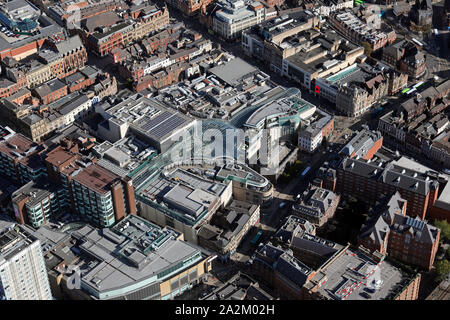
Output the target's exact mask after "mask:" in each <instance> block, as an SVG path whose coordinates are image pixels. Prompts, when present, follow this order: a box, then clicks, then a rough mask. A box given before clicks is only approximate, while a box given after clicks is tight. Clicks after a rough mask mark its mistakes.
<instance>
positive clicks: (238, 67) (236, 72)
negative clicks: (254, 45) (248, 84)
mask: <svg viewBox="0 0 450 320" xmlns="http://www.w3.org/2000/svg"><path fill="white" fill-rule="evenodd" d="M208 72H209V73H211V74H214V75H215V76H216V77H217V78H219V79H220V80H222V81H223V82H225V83H226V84H228V85H230V86H233V85H236V84H238V82H239V81H240V80H242V79H243V78H245V77H248V76H251V75H253V74H254V73H257V72H258V69H257V68H255V67H253V66H252V65H251V64H248V63H247V62H245V61H244V60H242V59H241V58H234V59H232V60H231V61H229V62H227V63H224V64H222V65H219V66H217V67H214V68H212V69H210V70H209V71H208Z"/></svg>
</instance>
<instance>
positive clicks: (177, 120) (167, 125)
mask: <svg viewBox="0 0 450 320" xmlns="http://www.w3.org/2000/svg"><path fill="white" fill-rule="evenodd" d="M161 122H162V123H161V124H160V125H156V127H153V128H152V129H150V130H149V131H148V133H149V134H150V135H152V136H154V137H156V138H157V139H160V138H162V137H164V136H165V135H166V134H168V133H170V132H171V131H173V130H174V129H176V128H177V127H178V126H180V125H182V124H183V123H185V122H186V120H185V119H183V118H182V117H180V116H178V115H176V114H174V115H172V116H171V117H169V118H167V119H165V121H164V122H163V121H161Z"/></svg>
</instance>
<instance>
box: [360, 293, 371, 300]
mask: <svg viewBox="0 0 450 320" xmlns="http://www.w3.org/2000/svg"><path fill="white" fill-rule="evenodd" d="M360 295H361V296H362V297H364V298H366V299H370V298H372V296H371V295H370V294H368V293H367V292H364V291H363V292H361V293H360Z"/></svg>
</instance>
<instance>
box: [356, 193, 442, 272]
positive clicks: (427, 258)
mask: <svg viewBox="0 0 450 320" xmlns="http://www.w3.org/2000/svg"><path fill="white" fill-rule="evenodd" d="M407 203H408V201H406V200H404V199H402V197H401V196H400V194H399V193H398V192H396V193H395V194H394V195H393V196H391V197H387V198H386V199H385V200H384V201H383V202H382V204H381V205H380V206H378V208H377V209H376V210H374V212H372V214H371V216H370V217H369V219H368V221H367V222H366V224H365V225H364V226H363V227H362V229H361V234H360V236H359V239H358V243H359V244H361V245H363V246H364V247H365V248H368V249H370V250H372V251H375V250H378V251H379V252H381V253H382V254H386V253H387V254H389V256H391V257H393V258H395V259H397V260H400V261H402V262H404V263H407V264H412V265H417V266H420V267H421V268H423V269H426V270H431V268H432V267H433V263H434V258H435V256H436V252H437V249H438V247H439V236H440V230H439V229H438V228H436V227H433V226H431V225H429V224H428V223H427V222H425V221H421V220H420V219H417V218H416V219H413V218H411V217H408V216H407V215H406V208H407Z"/></svg>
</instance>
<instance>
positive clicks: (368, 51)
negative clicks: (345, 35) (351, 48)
mask: <svg viewBox="0 0 450 320" xmlns="http://www.w3.org/2000/svg"><path fill="white" fill-rule="evenodd" d="M361 44H362V46H363V47H364V54H365V55H366V56H368V57H370V55H371V54H372V52H373V49H372V46H371V45H370V43H368V42H366V41H363V42H362V43H361Z"/></svg>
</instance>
